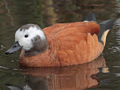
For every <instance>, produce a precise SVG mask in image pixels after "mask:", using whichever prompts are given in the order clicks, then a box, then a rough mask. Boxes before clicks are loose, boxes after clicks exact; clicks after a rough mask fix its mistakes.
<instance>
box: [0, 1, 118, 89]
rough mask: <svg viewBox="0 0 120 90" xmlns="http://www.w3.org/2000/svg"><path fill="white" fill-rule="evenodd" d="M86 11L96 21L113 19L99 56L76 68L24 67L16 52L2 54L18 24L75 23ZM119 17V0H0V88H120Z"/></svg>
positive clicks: (12, 40) (10, 44)
mask: <svg viewBox="0 0 120 90" xmlns="http://www.w3.org/2000/svg"><path fill="white" fill-rule="evenodd" d="M88 12H93V13H94V14H95V16H96V19H97V22H98V23H100V22H102V21H104V20H107V19H110V18H114V19H115V20H116V22H115V25H114V27H113V28H112V30H111V31H110V32H109V34H108V36H107V43H106V46H105V49H104V52H103V57H101V58H100V59H99V58H98V60H96V61H94V62H91V63H89V64H85V65H82V66H81V65H78V66H76V67H75V66H73V67H72V66H71V67H66V68H60V67H59V68H57V69H56V68H39V69H31V68H30V69H26V68H25V69H24V68H20V67H19V64H18V62H19V54H20V51H19V52H16V53H15V54H13V55H5V51H6V50H7V49H9V48H10V47H11V46H12V44H13V43H14V33H15V31H16V30H17V29H18V28H19V27H21V26H22V25H25V24H28V23H34V24H38V25H39V26H40V27H41V28H44V27H47V26H50V25H53V24H56V23H68V22H78V21H83V20H84V19H85V18H86V15H87V14H88ZM119 17H120V0H0V90H82V89H86V90H87V89H90V90H113V89H115V90H120V19H119ZM63 71H64V72H63ZM68 71H70V72H68ZM65 72H66V73H65ZM34 74H35V75H34ZM36 74H39V75H36ZM11 87H12V88H13V89H12V88H11ZM26 88H27V89H26Z"/></svg>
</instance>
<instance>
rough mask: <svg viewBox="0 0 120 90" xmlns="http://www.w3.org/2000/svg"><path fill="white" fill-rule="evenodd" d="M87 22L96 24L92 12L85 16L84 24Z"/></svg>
mask: <svg viewBox="0 0 120 90" xmlns="http://www.w3.org/2000/svg"><path fill="white" fill-rule="evenodd" d="M88 21H95V22H97V21H96V18H95V15H94V14H93V13H92V12H89V13H88V15H87V17H86V19H85V21H84V22H88Z"/></svg>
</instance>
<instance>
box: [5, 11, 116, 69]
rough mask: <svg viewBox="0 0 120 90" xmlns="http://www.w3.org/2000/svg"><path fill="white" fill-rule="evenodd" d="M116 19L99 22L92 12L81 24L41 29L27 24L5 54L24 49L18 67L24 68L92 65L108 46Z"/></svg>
mask: <svg viewBox="0 0 120 90" xmlns="http://www.w3.org/2000/svg"><path fill="white" fill-rule="evenodd" d="M113 25H114V19H109V20H106V21H103V22H101V23H100V24H98V23H97V21H96V18H95V15H94V14H93V13H92V12H89V13H88V15H87V17H86V19H85V20H84V21H80V22H71V23H57V24H54V25H52V26H49V27H46V28H44V29H41V27H40V26H38V25H36V24H26V25H23V26H22V27H20V28H19V29H18V30H17V31H16V32H15V42H14V44H13V46H12V47H11V48H10V49H8V50H7V51H6V52H5V53H6V54H13V53H15V52H16V51H18V50H20V49H22V51H21V53H20V57H19V65H20V66H24V67H58V66H61V67H63V66H70V65H78V64H84V63H89V62H91V61H93V60H95V59H96V58H98V57H99V56H100V55H101V54H102V52H103V50H104V47H105V44H106V37H107V34H108V32H109V31H110V30H111V28H112V26H113Z"/></svg>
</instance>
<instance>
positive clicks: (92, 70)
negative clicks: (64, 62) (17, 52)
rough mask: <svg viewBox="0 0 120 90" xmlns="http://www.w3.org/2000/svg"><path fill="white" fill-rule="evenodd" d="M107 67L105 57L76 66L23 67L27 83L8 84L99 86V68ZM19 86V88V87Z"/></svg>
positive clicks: (31, 88)
mask: <svg viewBox="0 0 120 90" xmlns="http://www.w3.org/2000/svg"><path fill="white" fill-rule="evenodd" d="M104 67H106V64H105V59H104V58H103V57H99V58H97V59H96V60H94V61H92V62H90V63H86V64H82V65H76V66H68V67H52V68H23V67H22V71H21V72H22V73H23V74H24V75H25V76H26V77H25V79H26V83H27V85H25V86H23V87H18V86H15V85H11V84H6V86H7V87H8V88H10V89H11V90H82V89H87V88H92V87H96V86H99V85H100V84H99V82H100V80H99V79H98V78H97V77H96V74H98V73H99V72H100V71H99V68H104ZM17 88H18V89H17Z"/></svg>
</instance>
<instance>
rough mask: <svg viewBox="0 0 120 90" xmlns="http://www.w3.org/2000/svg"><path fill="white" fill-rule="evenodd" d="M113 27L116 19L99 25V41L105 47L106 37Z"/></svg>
mask: <svg viewBox="0 0 120 90" xmlns="http://www.w3.org/2000/svg"><path fill="white" fill-rule="evenodd" d="M113 25H114V19H109V20H106V21H104V22H102V23H100V24H99V26H100V32H99V33H98V40H99V41H100V42H101V43H103V44H104V45H105V43H106V36H107V34H108V32H109V30H110V29H111V28H112V26H113Z"/></svg>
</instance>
